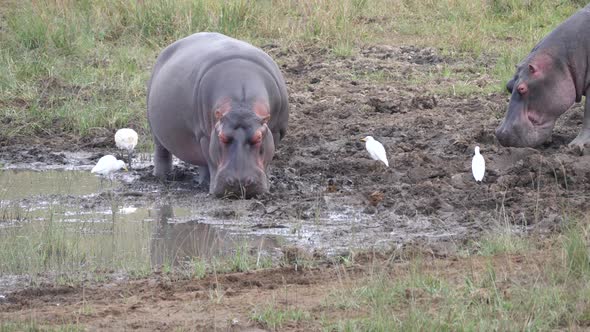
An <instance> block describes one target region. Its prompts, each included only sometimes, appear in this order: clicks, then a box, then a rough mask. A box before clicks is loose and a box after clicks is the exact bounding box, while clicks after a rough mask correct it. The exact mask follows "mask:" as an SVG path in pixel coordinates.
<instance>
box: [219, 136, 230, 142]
mask: <svg viewBox="0 0 590 332" xmlns="http://www.w3.org/2000/svg"><path fill="white" fill-rule="evenodd" d="M219 140H220V141H221V143H223V144H230V143H231V142H232V138H231V137H227V136H225V135H224V134H219Z"/></svg>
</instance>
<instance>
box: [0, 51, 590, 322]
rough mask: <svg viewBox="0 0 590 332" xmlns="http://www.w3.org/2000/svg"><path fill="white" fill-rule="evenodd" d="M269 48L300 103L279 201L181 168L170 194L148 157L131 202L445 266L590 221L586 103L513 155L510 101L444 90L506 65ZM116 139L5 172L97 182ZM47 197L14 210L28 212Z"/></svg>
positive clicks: (17, 153) (341, 249)
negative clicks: (226, 190) (413, 251)
mask: <svg viewBox="0 0 590 332" xmlns="http://www.w3.org/2000/svg"><path fill="white" fill-rule="evenodd" d="M265 50H266V51H267V52H269V53H270V54H271V55H272V56H273V57H274V58H275V59H276V60H277V62H278V63H279V65H280V66H281V69H282V70H283V73H284V75H285V78H286V81H287V85H288V88H289V94H290V102H291V110H290V123H289V128H288V131H287V136H286V137H285V139H284V141H283V142H282V144H281V146H280V148H279V149H278V151H277V154H276V155H275V158H274V161H273V165H272V170H271V175H270V180H271V191H270V193H269V194H267V195H263V196H261V197H258V198H257V199H252V200H225V199H222V200H220V199H215V198H212V197H209V196H208V195H207V188H202V187H199V186H198V185H197V184H196V182H195V180H194V179H195V178H196V176H197V174H198V170H197V168H196V167H193V166H190V165H186V164H184V163H182V162H178V161H177V162H176V163H175V166H174V171H173V174H171V176H170V179H169V180H170V181H168V182H166V183H161V182H159V181H157V180H156V179H155V178H154V177H153V176H152V175H151V171H152V169H153V166H152V164H151V161H150V159H149V156H147V157H142V158H143V159H141V158H140V159H141V160H139V162H137V163H135V165H136V168H135V169H134V170H133V171H132V172H130V173H129V174H123V175H118V179H119V185H118V186H117V187H115V188H113V189H112V191H111V192H112V193H114V195H115V197H116V198H117V201H118V202H120V203H121V204H122V205H133V206H138V207H142V206H156V207H158V209H159V211H162V207H166V206H172V207H181V208H182V207H190V209H189V210H188V211H189V212H188V213H186V214H184V215H183V217H182V220H181V221H182V222H192V223H199V224H203V225H214V226H215V227H217V229H219V230H220V231H221V232H230V233H231V234H238V233H242V234H250V235H256V236H266V235H272V236H275V238H273V239H274V240H273V241H277V242H278V243H282V245H294V246H296V247H298V248H303V249H304V250H306V251H307V252H309V253H315V254H316V256H322V257H326V256H327V257H330V256H338V255H347V254H348V253H349V252H350V251H351V250H352V251H358V250H370V249H378V250H390V249H392V248H393V249H395V248H400V247H403V246H406V245H408V244H411V243H419V244H420V245H422V246H426V247H427V248H431V250H432V252H433V253H435V254H436V253H439V254H441V255H444V254H445V253H447V252H449V251H452V250H453V248H456V247H457V246H458V245H460V244H461V243H464V242H465V241H467V240H469V239H473V238H477V237H479V236H481V235H482V234H484V233H485V232H488V231H494V230H495V229H497V228H498V227H509V228H511V229H512V230H513V231H515V232H526V233H541V234H542V233H547V232H553V231H556V230H559V229H561V227H562V226H563V225H564V224H565V222H566V221H567V220H568V218H570V217H575V216H577V215H584V214H587V213H588V211H589V210H590V199H589V197H588V196H589V194H588V193H589V192H590V156H589V155H588V154H587V153H585V154H583V155H581V154H580V153H577V152H576V151H572V150H570V149H568V147H567V143H569V142H570V141H571V140H573V139H574V138H575V136H576V135H577V133H578V130H579V128H580V125H581V122H582V111H581V106H580V105H576V106H575V107H574V108H573V109H572V110H570V111H568V112H567V113H566V114H564V115H563V116H562V117H561V118H560V120H559V121H558V123H557V126H556V128H555V130H554V132H553V136H552V140H551V141H550V142H547V143H546V144H544V145H543V146H541V147H539V148H537V149H531V148H504V147H501V146H500V145H499V144H498V143H497V141H496V139H495V137H494V129H495V128H496V126H497V125H498V123H499V122H500V119H501V118H502V117H503V115H504V112H505V109H506V105H507V95H505V94H490V95H487V96H481V95H466V96H465V95H454V94H453V93H445V94H440V93H438V92H440V91H441V90H445V89H446V88H448V87H449V86H450V87H453V89H454V86H455V84H458V83H459V82H457V81H454V80H457V78H454V77H455V76H451V77H445V76H444V75H442V74H441V72H442V71H443V70H450V71H452V72H461V74H462V76H461V79H462V80H467V81H468V82H471V83H472V84H475V85H478V86H482V85H486V84H495V83H498V82H493V81H491V79H490V78H489V77H488V76H487V75H485V74H481V73H480V72H479V70H480V69H481V68H491V66H493V63H492V61H490V63H478V62H476V61H474V60H470V59H453V58H448V57H446V56H443V55H441V54H440V53H439V52H438V50H436V49H432V48H426V49H419V48H415V47H393V46H388V45H378V46H372V47H367V48H365V49H362V50H361V51H360V52H359V53H358V54H357V55H353V56H350V57H346V58H338V57H334V56H333V55H330V54H328V53H326V52H324V51H322V50H319V49H314V48H312V49H307V50H305V51H304V52H301V53H294V52H293V51H289V50H285V49H283V48H280V47H278V46H275V45H270V46H267V47H265ZM453 91H454V90H453ZM108 135H111V133H108ZM365 135H372V136H373V137H375V139H377V140H378V141H380V142H382V143H383V145H384V146H385V148H386V151H387V154H388V157H389V161H390V167H389V168H384V167H382V165H378V164H376V162H374V161H373V160H370V158H369V157H368V155H367V153H366V151H365V149H364V146H363V144H362V142H360V138H362V137H364V136H365ZM109 137H110V136H104V137H103V136H99V137H97V138H93V139H92V140H88V142H78V146H77V148H76V149H74V150H75V151H72V149H71V148H70V145H68V144H66V143H64V145H63V146H62V147H61V148H60V146H59V144H58V146H51V147H43V146H42V145H41V146H39V145H35V146H25V145H22V144H20V145H11V146H4V147H1V148H0V163H2V164H4V167H5V168H35V169H38V170H45V169H48V168H50V169H55V168H63V169H75V170H78V171H87V170H88V169H89V168H90V167H91V165H92V163H93V162H95V161H96V160H97V159H98V158H99V157H100V156H101V155H102V154H103V153H105V152H107V151H108V152H111V153H113V152H116V151H115V149H114V148H104V146H105V145H106V146H109V144H108V142H110V138H109ZM142 139H144V140H149V135H147V134H146V135H145V136H144V137H143V138H142ZM93 141H95V142H96V144H94V145H93V143H92V142H93ZM105 142H106V143H105ZM476 145H479V146H480V149H481V153H482V154H483V156H484V158H485V160H486V163H487V164H486V166H487V171H486V176H485V178H484V182H483V183H481V184H478V183H476V182H475V181H473V179H472V176H471V169H470V167H471V157H472V155H473V149H474V147H475V146H476ZM110 146H114V144H112V145H110ZM585 152H588V151H585ZM109 195H110V194H105V193H104V191H100V190H97V193H96V194H94V195H71V194H59V193H58V194H55V193H54V194H51V198H53V199H56V200H58V201H61V202H65V203H67V204H70V205H71V206H81V207H82V209H86V210H96V209H100V208H101V207H105V206H109V204H111V203H110V202H111V201H112V200H111V199H109V197H112V196H109ZM46 199H47V197H40V196H34V197H27V198H22V197H21V198H15V199H14V200H17V201H19V204H21V205H22V204H25V203H27V202H28V204H35V202H37V201H38V200H46ZM14 200H13V201H14ZM174 222H178V220H176V221H174ZM203 227H207V226H203ZM277 239H278V240H277ZM277 246H278V247H280V246H281V245H277ZM278 255H283V256H285V255H286V252H285V251H284V250H283V251H280V253H279V254H278ZM237 278H238V279H240V278H241V277H237ZM166 296H167V295H165V296H164V297H166ZM191 296H192V295H191ZM25 306H26V305H25ZM125 310H132V308H131V309H129V308H128V309H125ZM226 318H227V317H226ZM140 327H141V326H140ZM160 328H161V329H166V327H165V326H164V327H160Z"/></svg>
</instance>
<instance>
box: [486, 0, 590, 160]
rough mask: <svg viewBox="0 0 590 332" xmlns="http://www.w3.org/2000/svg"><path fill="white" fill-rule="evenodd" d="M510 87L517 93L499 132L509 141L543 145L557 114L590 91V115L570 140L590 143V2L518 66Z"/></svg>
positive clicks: (589, 106) (589, 111) (504, 141)
mask: <svg viewBox="0 0 590 332" xmlns="http://www.w3.org/2000/svg"><path fill="white" fill-rule="evenodd" d="M506 88H507V89H508V91H509V92H510V93H512V97H511V98H510V103H509V105H508V112H507V113H506V117H505V118H504V121H502V123H501V124H500V126H499V127H498V128H497V129H496V137H497V138H498V140H499V141H500V144H502V145H504V146H519V147H522V146H537V145H539V144H541V143H543V142H544V141H545V140H546V139H547V138H549V137H550V136H551V131H552V130H553V126H554V125H555V121H556V120H557V118H558V117H559V116H560V115H561V114H563V113H564V112H565V111H567V110H568V109H569V108H570V107H571V106H572V105H573V104H574V101H575V102H580V101H581V100H582V96H586V106H585V111H584V121H583V124H582V130H581V131H580V133H579V135H578V136H577V137H576V138H575V139H574V140H573V141H572V142H571V143H570V146H572V147H579V148H581V149H582V150H583V148H584V145H586V144H589V143H590V102H589V100H588V95H589V94H590V5H588V6H586V7H585V8H583V9H581V10H580V11H578V12H577V13H576V14H574V15H573V16H571V17H570V18H568V19H567V20H566V21H565V22H563V23H562V24H561V25H559V26H558V27H557V28H556V29H555V30H553V31H552V32H551V33H550V34H549V35H547V36H546V37H545V38H544V39H543V40H541V41H540V42H539V43H538V44H537V46H535V47H534V48H533V50H532V51H531V53H530V54H529V55H528V56H527V57H526V58H525V59H524V60H523V61H522V62H521V63H520V64H519V65H518V66H517V69H516V74H515V75H514V78H512V79H511V80H510V81H509V82H508V84H507V85H506Z"/></svg>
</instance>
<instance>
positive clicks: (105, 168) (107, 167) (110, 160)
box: [90, 154, 127, 180]
mask: <svg viewBox="0 0 590 332" xmlns="http://www.w3.org/2000/svg"><path fill="white" fill-rule="evenodd" d="M121 168H122V169H124V170H127V166H125V162H124V161H123V160H117V158H115V156H113V155H110V154H107V155H106V156H103V157H101V158H100V159H99V160H98V162H97V163H96V166H94V167H93V168H92V170H91V171H90V173H96V174H99V175H103V176H107V177H109V180H111V178H110V176H111V174H112V173H113V172H116V171H118V170H120V169H121Z"/></svg>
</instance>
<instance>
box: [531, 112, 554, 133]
mask: <svg viewBox="0 0 590 332" xmlns="http://www.w3.org/2000/svg"><path fill="white" fill-rule="evenodd" d="M526 118H527V120H528V121H529V123H530V124H531V125H532V126H533V130H535V131H538V130H547V129H552V128H553V126H554V125H555V121H551V120H548V119H544V118H543V117H542V116H540V115H539V113H537V112H531V111H527V112H526Z"/></svg>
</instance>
